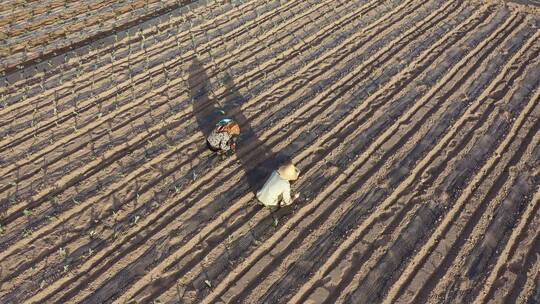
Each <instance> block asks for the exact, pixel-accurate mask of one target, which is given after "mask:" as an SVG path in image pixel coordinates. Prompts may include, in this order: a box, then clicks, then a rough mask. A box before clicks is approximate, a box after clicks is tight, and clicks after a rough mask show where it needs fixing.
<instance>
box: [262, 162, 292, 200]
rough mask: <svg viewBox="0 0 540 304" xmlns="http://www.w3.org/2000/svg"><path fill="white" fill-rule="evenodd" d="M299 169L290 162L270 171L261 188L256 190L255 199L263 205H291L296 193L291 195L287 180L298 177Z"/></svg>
mask: <svg viewBox="0 0 540 304" xmlns="http://www.w3.org/2000/svg"><path fill="white" fill-rule="evenodd" d="M299 175H300V170H298V169H297V168H296V167H295V166H294V165H293V164H292V163H291V162H287V163H286V164H284V165H282V166H280V167H279V168H278V169H277V170H275V171H274V172H272V174H271V175H270V177H269V178H268V179H267V180H266V182H265V183H264V185H263V187H262V188H261V190H259V191H258V192H257V199H258V200H259V202H260V203H261V204H262V205H264V206H265V207H270V208H279V207H281V206H288V205H291V204H292V203H293V201H294V199H296V198H298V196H299V195H298V193H297V194H295V195H294V196H293V197H291V184H290V182H289V181H294V180H297V179H298V176H299Z"/></svg>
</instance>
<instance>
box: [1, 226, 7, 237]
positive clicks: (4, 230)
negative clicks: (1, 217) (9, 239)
mask: <svg viewBox="0 0 540 304" xmlns="http://www.w3.org/2000/svg"><path fill="white" fill-rule="evenodd" d="M5 232H6V229H5V228H4V226H2V225H0V235H2V234H4V233H5Z"/></svg>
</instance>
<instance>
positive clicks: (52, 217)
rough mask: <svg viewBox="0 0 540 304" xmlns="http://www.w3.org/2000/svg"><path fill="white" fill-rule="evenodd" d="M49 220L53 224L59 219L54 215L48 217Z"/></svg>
mask: <svg viewBox="0 0 540 304" xmlns="http://www.w3.org/2000/svg"><path fill="white" fill-rule="evenodd" d="M47 220H49V221H51V222H53V221H57V220H58V217H56V216H54V215H47Z"/></svg>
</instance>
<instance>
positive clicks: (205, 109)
mask: <svg viewBox="0 0 540 304" xmlns="http://www.w3.org/2000/svg"><path fill="white" fill-rule="evenodd" d="M188 74H189V75H188V79H187V83H188V86H189V87H188V90H189V94H190V96H191V99H192V102H193V112H194V115H195V118H196V121H197V125H198V127H199V129H200V130H201V131H202V132H203V134H204V135H205V136H208V135H209V134H210V132H212V128H213V127H214V126H215V124H216V123H217V122H218V121H219V119H220V118H222V117H223V116H222V115H221V114H220V110H223V111H224V112H225V115H226V116H228V117H231V118H233V119H234V120H236V121H237V122H238V124H239V125H240V130H241V134H240V138H239V139H238V142H237V146H238V149H237V153H236V156H237V158H238V160H239V163H240V165H241V166H242V170H243V171H244V172H245V180H246V181H247V182H248V184H249V189H250V190H251V191H253V192H256V191H257V190H258V189H259V188H260V187H261V186H262V184H263V183H264V181H265V178H266V177H267V176H268V175H269V174H270V173H271V172H272V170H274V169H276V168H277V166H278V165H279V164H280V163H282V162H283V161H285V160H286V159H288V157H287V156H285V155H282V154H281V153H277V154H276V153H273V152H272V150H271V149H270V148H269V147H268V146H267V145H266V144H265V143H264V142H263V141H262V140H260V139H259V138H258V137H257V134H256V133H255V131H254V129H253V126H252V125H251V122H250V120H249V119H248V118H247V117H246V115H245V114H244V113H243V112H242V109H241V107H242V105H243V104H245V103H246V102H247V99H246V98H245V97H244V96H242V94H240V92H239V91H238V88H237V87H236V85H235V84H234V81H233V79H232V77H231V76H230V75H229V74H227V73H226V76H225V77H224V79H223V84H224V85H225V88H226V91H227V92H226V94H225V96H226V97H225V99H224V100H222V104H223V107H222V108H221V107H220V106H219V104H218V102H217V100H215V99H213V98H211V97H210V96H209V88H208V86H209V85H210V79H209V77H208V74H207V73H206V71H205V70H204V67H203V65H202V63H201V62H200V61H199V60H198V59H197V58H194V59H193V60H192V62H191V64H190V66H189V67H188ZM229 113H230V114H229ZM248 142H249V143H254V144H255V145H254V147H255V149H254V150H251V151H245V150H244V149H242V146H243V145H244V144H246V143H248ZM255 153H256V154H257V157H256V158H254V157H253V155H254V154H255ZM250 159H251V161H250Z"/></svg>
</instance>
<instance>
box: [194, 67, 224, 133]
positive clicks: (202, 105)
mask: <svg viewBox="0 0 540 304" xmlns="http://www.w3.org/2000/svg"><path fill="white" fill-rule="evenodd" d="M187 73H188V79H187V85H188V91H189V95H190V97H191V102H192V103H193V113H195V119H196V120H197V125H198V127H199V129H200V130H201V131H202V132H203V134H204V136H205V138H206V137H207V136H208V135H209V134H210V132H212V128H213V127H214V125H215V124H216V123H217V122H218V120H219V118H220V114H219V110H220V109H219V105H218V104H217V102H216V100H213V99H210V96H209V94H208V92H209V87H208V86H209V85H210V78H209V77H208V74H207V73H206V71H205V70H204V66H203V65H202V63H201V62H200V61H199V59H197V58H193V60H192V61H191V64H190V65H189V67H188V68H187Z"/></svg>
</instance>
